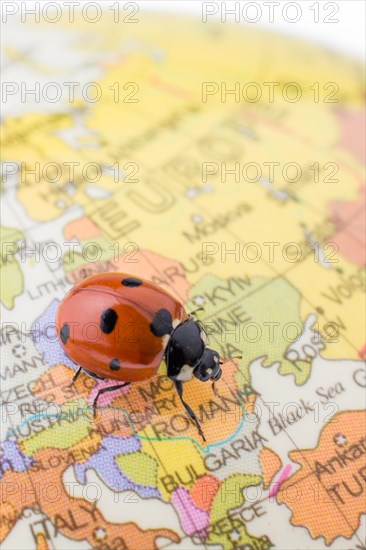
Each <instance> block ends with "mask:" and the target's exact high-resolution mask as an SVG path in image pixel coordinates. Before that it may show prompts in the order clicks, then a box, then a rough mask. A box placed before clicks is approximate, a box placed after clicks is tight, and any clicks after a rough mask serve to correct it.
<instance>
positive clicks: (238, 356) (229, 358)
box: [219, 355, 243, 365]
mask: <svg viewBox="0 0 366 550" xmlns="http://www.w3.org/2000/svg"><path fill="white" fill-rule="evenodd" d="M231 359H243V356H242V355H233V356H232V357H228V358H227V359H225V361H219V363H220V365H223V364H224V363H227V362H228V361H231Z"/></svg>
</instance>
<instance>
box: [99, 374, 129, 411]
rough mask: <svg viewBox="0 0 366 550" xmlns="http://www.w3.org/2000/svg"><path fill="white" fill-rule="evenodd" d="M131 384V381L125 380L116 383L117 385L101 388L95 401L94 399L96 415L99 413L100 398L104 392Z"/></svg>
mask: <svg viewBox="0 0 366 550" xmlns="http://www.w3.org/2000/svg"><path fill="white" fill-rule="evenodd" d="M130 384H131V382H124V383H123V384H116V385H115V386H109V387H108V388H102V389H101V390H99V391H98V393H97V395H96V396H95V398H94V401H93V414H94V416H95V415H96V414H97V404H98V399H99V397H100V396H101V395H102V394H103V393H107V392H109V391H116V390H118V389H119V388H124V387H125V386H129V385H130Z"/></svg>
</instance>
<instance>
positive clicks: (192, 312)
mask: <svg viewBox="0 0 366 550" xmlns="http://www.w3.org/2000/svg"><path fill="white" fill-rule="evenodd" d="M197 311H205V308H204V307H198V308H197V309H195V310H194V311H191V313H190V314H189V315H191V316H192V315H194V314H195V313H197Z"/></svg>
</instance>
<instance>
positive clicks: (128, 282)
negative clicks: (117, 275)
mask: <svg viewBox="0 0 366 550" xmlns="http://www.w3.org/2000/svg"><path fill="white" fill-rule="evenodd" d="M122 284H123V285H124V286H140V285H142V281H141V279H137V278H136V277H126V278H125V279H123V280H122Z"/></svg>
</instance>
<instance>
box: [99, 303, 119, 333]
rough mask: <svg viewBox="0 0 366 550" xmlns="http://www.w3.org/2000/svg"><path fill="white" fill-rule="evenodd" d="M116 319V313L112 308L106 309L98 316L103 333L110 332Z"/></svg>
mask: <svg viewBox="0 0 366 550" xmlns="http://www.w3.org/2000/svg"><path fill="white" fill-rule="evenodd" d="M117 319H118V315H117V313H116V312H115V311H114V309H106V310H105V311H103V313H102V315H101V316H100V328H101V329H102V331H103V332H104V334H110V333H111V332H112V330H113V329H114V327H115V326H116V323H117Z"/></svg>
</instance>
